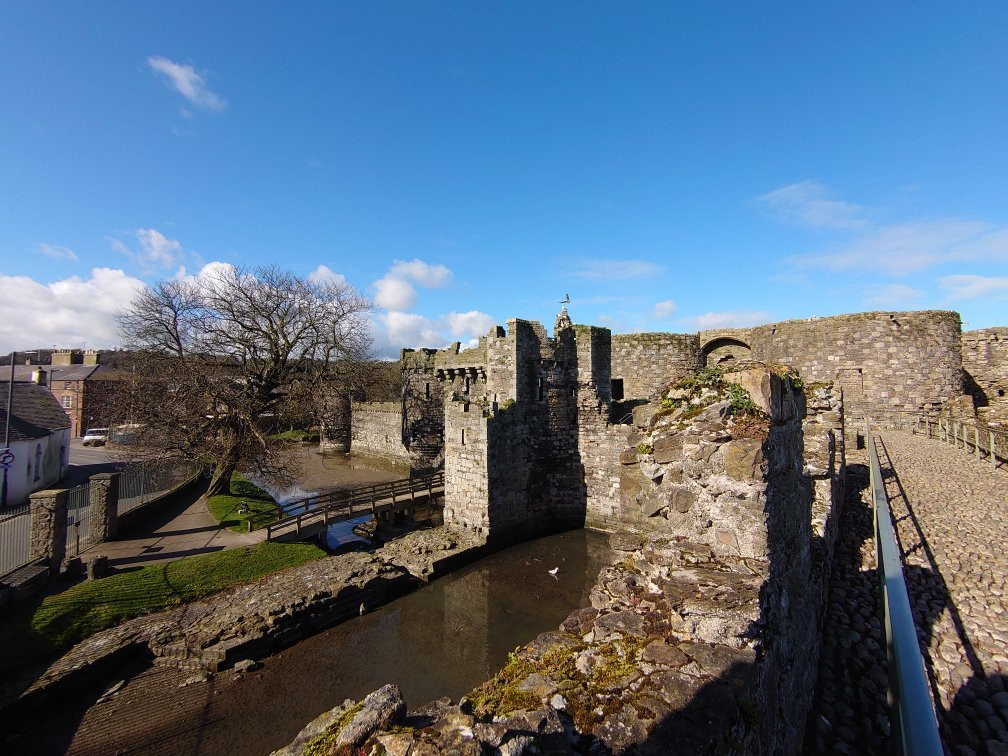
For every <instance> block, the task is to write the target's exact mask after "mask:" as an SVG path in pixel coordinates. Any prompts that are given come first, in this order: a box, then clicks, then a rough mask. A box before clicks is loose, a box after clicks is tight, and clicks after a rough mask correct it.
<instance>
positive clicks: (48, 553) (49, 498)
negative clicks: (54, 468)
mask: <svg viewBox="0 0 1008 756" xmlns="http://www.w3.org/2000/svg"><path fill="white" fill-rule="evenodd" d="M29 498H30V500H31V533H30V535H29V541H28V558H29V559H31V560H32V561H34V560H36V559H44V560H45V561H46V563H47V564H48V566H49V570H50V572H51V574H53V575H58V574H59V571H60V566H61V565H62V564H63V557H65V556H66V534H67V506H66V503H67V492H66V490H65V489H49V490H46V491H36V492H35V493H33V494H31V496H30V497H29Z"/></svg>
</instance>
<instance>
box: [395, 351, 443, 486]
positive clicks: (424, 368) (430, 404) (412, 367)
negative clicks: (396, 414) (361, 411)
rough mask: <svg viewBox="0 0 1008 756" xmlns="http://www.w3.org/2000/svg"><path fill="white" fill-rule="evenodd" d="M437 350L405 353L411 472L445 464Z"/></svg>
mask: <svg viewBox="0 0 1008 756" xmlns="http://www.w3.org/2000/svg"><path fill="white" fill-rule="evenodd" d="M436 354H437V352H436V351H435V350H433V349H420V350H417V351H414V350H412V349H404V350H403V351H402V353H401V354H400V357H399V364H400V366H401V368H402V381H403V388H402V408H401V410H402V417H403V420H402V430H403V440H404V442H405V445H406V448H407V451H408V454H409V460H410V469H411V470H413V471H416V472H427V471H430V470H434V469H436V468H438V467H440V466H441V465H442V464H443V462H444V396H443V394H442V385H441V383H440V382H439V381H438V380H437V378H435V377H434V359H435V355H436Z"/></svg>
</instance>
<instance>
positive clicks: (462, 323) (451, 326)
mask: <svg viewBox="0 0 1008 756" xmlns="http://www.w3.org/2000/svg"><path fill="white" fill-rule="evenodd" d="M441 323H442V324H443V325H442V326H441V327H442V328H443V329H444V330H446V331H447V332H448V334H449V335H450V336H451V337H452V338H453V339H458V340H459V341H466V342H468V341H471V340H472V339H475V338H478V337H480V336H485V335H486V334H487V332H488V331H489V330H490V329H491V328H493V327H494V326H495V325H497V321H496V320H494V319H493V318H492V317H490V316H489V315H487V314H486V313H485V312H480V311H479V310H469V312H449V313H448V314H447V315H445V316H443V317H442V318H441Z"/></svg>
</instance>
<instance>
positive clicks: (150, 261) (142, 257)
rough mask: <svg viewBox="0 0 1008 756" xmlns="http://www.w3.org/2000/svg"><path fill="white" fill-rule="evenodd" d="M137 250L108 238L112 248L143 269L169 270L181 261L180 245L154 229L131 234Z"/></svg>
mask: <svg viewBox="0 0 1008 756" xmlns="http://www.w3.org/2000/svg"><path fill="white" fill-rule="evenodd" d="M133 236H135V237H136V240H137V242H139V249H133V248H131V247H129V246H127V245H126V244H125V243H123V242H122V241H121V240H120V239H115V238H110V239H109V241H110V242H111V243H112V248H113V249H115V250H116V251H117V252H121V253H122V254H124V255H126V256H127V257H129V258H130V259H131V260H133V261H134V262H136V263H137V264H139V265H142V266H144V267H145V268H162V269H163V268H171V267H174V266H176V265H178V264H179V262H181V260H182V245H181V244H180V243H179V242H178V241H176V240H175V239H169V238H168V237H167V236H165V235H164V234H162V233H161V232H160V231H158V230H157V229H156V228H138V229H137V230H136V231H134V232H133Z"/></svg>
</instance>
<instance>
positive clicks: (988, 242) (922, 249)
mask: <svg viewBox="0 0 1008 756" xmlns="http://www.w3.org/2000/svg"><path fill="white" fill-rule="evenodd" d="M793 259H794V261H795V262H796V263H797V264H798V265H799V266H801V267H806V268H823V269H825V270H829V271H834V272H836V271H844V270H854V269H863V270H866V271H868V270H872V271H877V272H882V273H887V274H889V275H894V276H902V275H906V274H908V273H914V272H916V271H921V270H926V269H927V268H932V267H935V266H937V265H942V264H947V263H952V262H968V261H973V260H984V261H988V262H990V261H1005V260H1008V228H998V227H996V226H994V225H992V224H990V223H984V222H982V221H966V220H954V219H950V220H935V221H913V222H909V223H896V224H891V225H888V226H883V227H881V228H877V229H874V230H872V231H870V232H868V233H865V234H862V235H861V236H859V237H858V238H855V239H852V240H851V241H848V242H845V243H842V244H838V245H836V246H834V247H832V248H830V249H827V250H824V251H822V252H816V253H814V254H810V255H802V256H799V257H796V258H793Z"/></svg>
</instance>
